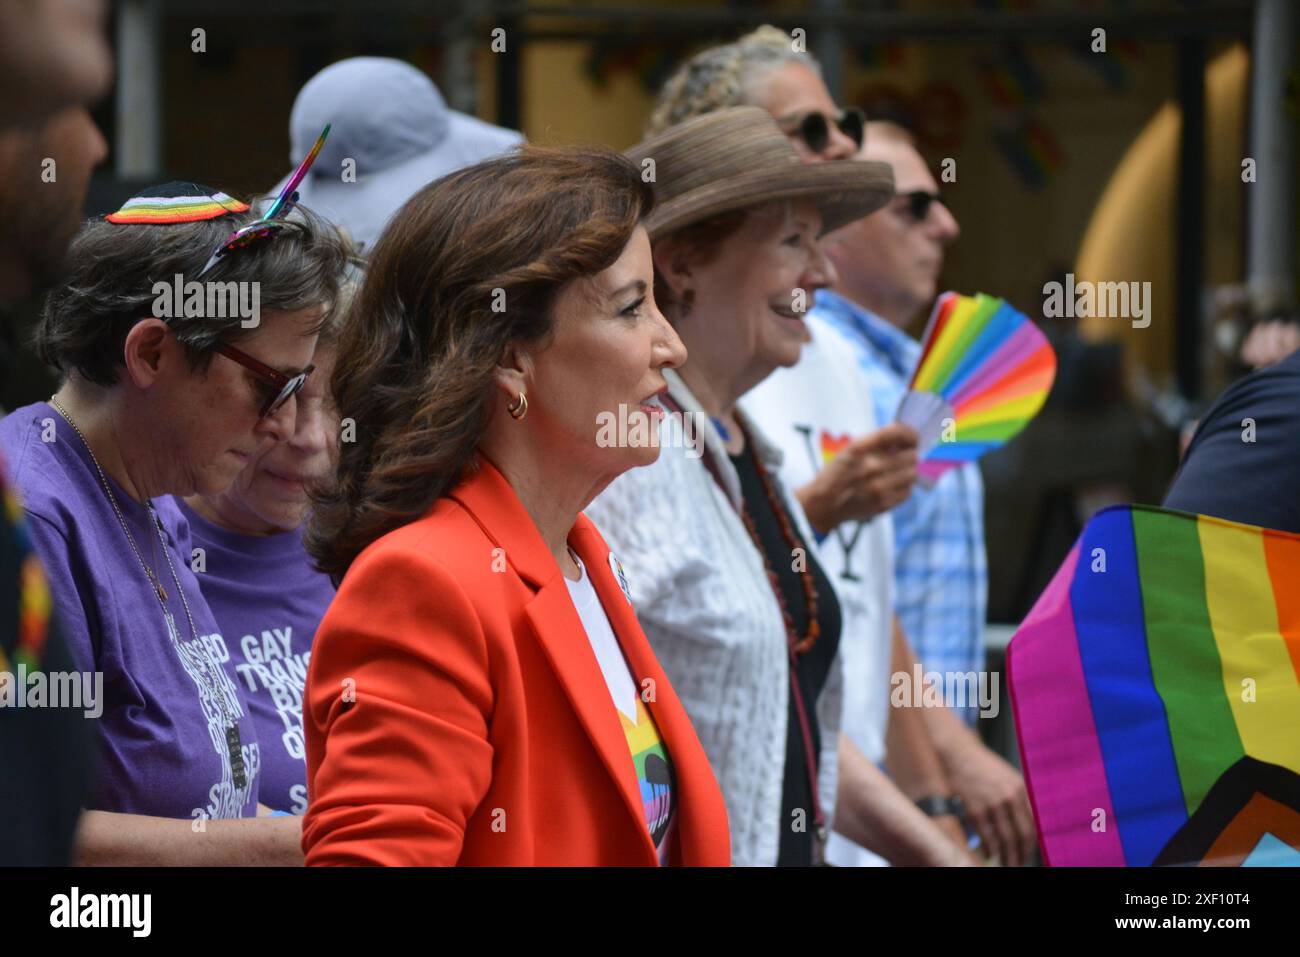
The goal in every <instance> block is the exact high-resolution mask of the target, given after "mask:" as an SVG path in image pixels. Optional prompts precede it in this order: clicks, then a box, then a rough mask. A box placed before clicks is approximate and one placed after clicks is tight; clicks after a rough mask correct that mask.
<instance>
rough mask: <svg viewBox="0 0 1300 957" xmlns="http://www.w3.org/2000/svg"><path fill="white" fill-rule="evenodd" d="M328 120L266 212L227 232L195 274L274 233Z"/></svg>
mask: <svg viewBox="0 0 1300 957" xmlns="http://www.w3.org/2000/svg"><path fill="white" fill-rule="evenodd" d="M330 125H331V124H329V123H326V124H325V129H324V130H322V131H321V134H320V136H319V137H317V139H316V145H314V146H313V147H312V148H311V152H310V153H308V154H307V158H306V159H304V160H303V161H302V163H300V164H299V166H298V168H297V169H296V170H294V172H293V175H292V176H290V177H289V181H288V182H287V183H285V184H284V189H282V190H280V195H279V196H277V197H276V198H275V202H273V203H272V204H271V205H270V207H269V208H268V209H267V211H266V213H265V214H264V215H263V216H262V218H261V219H259V220H257V221H256V222H252V223H249V224H248V225H247V226H245V227H243V228H242V229H237V230H235V231H234V232H233V233H231V234H230V235H229V236H228V237H227V238H226V240H225V241H224V242H222V244H221V245H220V246H218V247H217V248H216V251H215V252H213V254H212V255H211V256H209V257H208V261H207V262H206V263H205V264H204V266H203V268H202V269H201V270H199V276H202V275H203V274H204V273H206V272H207V271H208V270H209V269H211V268H212V267H213V266H215V265H216V264H217V263H218V262H219V261H220V260H222V259H224V258H225V257H226V256H228V255H230V254H231V253H232V252H234V251H235V250H236V249H247V248H248V247H249V246H253V245H256V244H257V243H259V242H262V241H263V240H265V239H267V238H268V237H270V236H274V235H275V234H276V233H278V232H279V231H280V230H281V229H283V228H284V226H285V217H286V216H288V215H289V211H290V210H291V209H293V207H294V205H295V204H296V203H297V202H298V184H299V183H301V182H302V179H303V177H304V176H306V175H307V171H308V170H309V169H311V164H312V163H314V162H316V157H317V156H318V155H320V150H321V147H322V146H324V145H325V137H327V136H329V132H330Z"/></svg>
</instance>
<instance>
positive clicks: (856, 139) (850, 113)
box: [782, 107, 867, 153]
mask: <svg viewBox="0 0 1300 957" xmlns="http://www.w3.org/2000/svg"><path fill="white" fill-rule="evenodd" d="M831 123H834V124H835V126H836V127H838V128H839V131H840V132H841V133H843V134H844V135H845V136H847V137H848V138H849V139H851V140H852V141H853V143H854V145H855V146H857V147H858V148H859V149H861V147H862V140H863V138H864V137H865V136H866V135H867V114H865V113H863V112H862V111H861V110H859V109H857V108H856V107H853V108H851V109H847V110H845V111H844V112H843V113H841V114H840V115H839V116H835V117H828V116H827V115H826V114H825V113H804V114H802V115H799V116H794V117H791V118H790V119H789V120H787V121H785V124H784V125H783V127H782V129H783V130H784V132H785V135H786V136H797V137H799V139H801V140H803V141H804V144H805V145H806V146H807V147H808V148H809V149H810V150H812V151H813V152H814V153H821V152H823V151H825V149H826V147H827V146H829V145H830V142H831V127H830V124H831Z"/></svg>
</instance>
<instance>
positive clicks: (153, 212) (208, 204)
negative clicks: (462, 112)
mask: <svg viewBox="0 0 1300 957" xmlns="http://www.w3.org/2000/svg"><path fill="white" fill-rule="evenodd" d="M256 219H257V217H256V215H255V214H254V213H253V212H252V211H250V210H249V208H248V206H247V205H246V204H244V203H242V202H239V201H237V200H235V199H233V198H231V197H230V196H228V195H227V194H225V193H220V192H216V191H214V190H211V189H209V188H206V187H201V186H196V185H195V184H193V183H171V184H167V185H166V186H162V187H155V188H153V189H150V190H147V191H145V192H144V193H142V194H140V195H138V196H136V197H134V198H132V199H131V200H128V201H127V203H126V204H125V205H124V206H123V208H122V209H121V210H119V211H118V212H117V213H114V214H112V215H110V216H108V217H105V218H104V219H101V220H95V221H92V222H89V223H87V224H86V225H85V226H84V228H83V229H82V231H81V233H80V234H79V235H78V236H77V237H76V239H75V240H74V241H73V243H72V247H71V250H70V254H69V275H68V276H67V278H66V279H65V280H64V282H63V283H62V284H60V285H59V286H57V287H56V288H55V289H54V290H53V292H51V294H50V296H49V299H48V302H47V305H46V308H45V312H44V315H43V316H42V319H41V322H40V324H39V326H38V328H37V332H36V347H37V351H38V353H39V354H40V356H41V357H42V358H43V359H44V360H45V361H46V362H47V363H49V364H50V365H52V366H54V367H55V368H56V369H58V370H59V372H60V373H61V374H62V376H63V380H62V383H61V384H60V386H59V388H58V391H57V392H56V393H55V394H54V396H53V397H52V398H51V399H50V400H49V401H48V402H38V403H35V404H34V405H30V406H26V407H24V408H21V409H18V410H16V411H14V412H13V413H11V414H10V415H9V416H8V417H6V418H5V420H4V421H3V423H0V445H2V446H3V450H4V454H5V456H6V457H7V458H8V460H9V462H10V463H11V465H12V468H13V471H14V475H15V481H16V483H17V484H18V486H19V487H20V489H21V490H22V493H23V497H24V505H25V508H26V510H27V513H28V516H29V520H30V527H31V534H32V538H33V540H34V542H35V545H36V549H37V551H38V553H39V554H40V557H41V559H42V561H43V562H44V564H45V567H46V569H47V570H48V573H49V579H50V588H51V592H52V595H53V599H54V603H55V605H56V607H57V610H58V612H59V617H60V619H61V621H62V624H63V628H64V633H65V635H66V637H67V642H68V645H69V648H70V650H71V652H72V657H73V660H74V661H75V663H76V667H77V668H78V669H80V670H81V671H82V672H86V673H92V674H95V675H96V678H95V681H96V682H98V681H100V680H101V679H100V677H99V676H102V686H101V688H102V690H100V691H99V693H98V696H97V700H96V702H95V705H94V710H95V711H98V712H99V716H98V728H99V739H100V760H99V766H98V771H97V775H96V778H95V780H94V782H93V786H92V788H91V793H90V796H89V797H88V799H87V801H86V804H85V807H86V808H87V811H86V813H85V815H84V816H83V820H82V825H81V829H80V833H79V838H78V844H79V855H78V856H79V859H80V860H81V861H82V862H83V863H100V864H123V865H145V864H191V863H192V864H235V863H293V862H295V861H297V862H300V861H301V852H300V851H299V849H298V835H299V829H298V821H297V820H290V819H285V820H273V819H268V818H264V819H260V820H249V821H239V820H236V819H239V818H251V817H253V816H255V815H257V813H258V810H259V793H260V791H259V786H260V784H261V773H260V772H261V765H262V757H261V746H260V742H259V735H258V730H257V728H256V726H255V723H254V722H253V720H252V719H251V716H250V713H249V708H248V702H247V698H246V696H245V694H244V692H243V691H242V690H241V682H240V675H239V673H238V672H237V671H236V669H235V660H234V657H233V655H232V654H231V650H230V646H229V644H228V642H227V640H226V638H225V637H224V636H223V634H222V631H221V628H220V626H219V625H218V624H217V622H216V621H215V619H214V618H213V615H212V612H211V610H210V609H209V607H208V604H207V602H206V601H205V600H204V598H203V594H202V591H201V589H200V587H199V579H200V577H201V575H202V574H203V573H202V570H201V569H202V564H201V562H196V561H194V559H195V556H194V554H193V552H192V550H191V548H190V543H189V534H188V528H187V525H186V522H185V520H184V518H183V516H182V515H181V513H180V511H179V509H178V508H177V506H176V504H175V503H174V502H173V501H172V500H171V499H170V498H169V496H171V495H182V496H183V495H192V494H199V495H215V494H218V493H220V492H221V491H223V490H224V489H225V488H226V487H227V486H229V485H230V484H231V482H233V481H234V480H235V478H236V477H237V476H238V475H239V473H240V471H241V470H242V469H243V468H245V466H246V465H247V463H248V462H249V461H250V460H251V459H252V458H253V457H254V456H255V455H257V454H258V452H259V450H260V449H261V448H262V446H263V445H264V444H265V443H272V442H278V441H285V440H287V439H288V438H289V437H290V436H291V435H292V434H293V433H294V429H295V414H296V411H297V405H296V400H295V395H294V394H295V392H296V391H297V390H298V389H300V388H301V387H302V384H303V382H304V381H305V379H306V376H307V374H308V370H309V366H310V363H311V359H312V354H313V351H314V350H315V347H316V337H317V330H318V328H319V326H320V325H321V322H322V319H323V317H324V315H325V314H326V312H327V311H328V310H329V308H330V306H331V304H332V302H333V300H334V299H335V297H336V295H337V290H338V282H339V277H340V276H341V273H342V269H343V266H344V264H345V261H346V251H345V248H344V246H343V244H342V242H341V241H340V240H339V238H338V236H337V233H336V232H335V231H334V230H333V228H331V227H329V226H327V225H324V224H322V223H321V221H320V220H318V219H316V218H315V217H314V216H312V215H310V214H309V213H307V212H306V211H305V210H300V211H299V214H298V215H297V216H296V217H295V218H294V219H293V221H291V222H288V223H287V224H286V225H284V226H283V227H282V228H279V229H278V230H276V231H275V233H274V235H273V236H272V237H269V238H267V239H266V240H265V241H262V242H259V243H255V244H252V245H250V246H247V247H245V248H241V249H239V250H237V251H235V252H233V253H230V254H228V255H226V256H224V257H223V258H222V259H221V261H220V262H219V263H218V264H217V266H216V268H214V269H212V270H211V271H210V272H209V273H208V275H207V276H206V277H205V279H207V280H209V281H210V282H211V283H213V284H216V285H209V286H206V287H204V286H191V287H190V288H189V289H186V287H185V284H186V283H187V282H189V281H190V280H192V279H194V277H196V276H197V274H198V273H199V271H200V270H201V269H202V268H203V266H204V264H205V262H207V261H208V260H209V259H210V257H211V256H212V254H213V252H214V251H215V250H217V249H220V248H222V247H223V246H224V245H225V244H226V242H227V239H228V237H229V236H230V235H231V233H232V232H233V231H235V230H237V229H239V228H241V227H244V226H246V225H248V224H250V223H253V222H254V221H256ZM177 277H179V279H177ZM174 282H175V286H173V283H174ZM175 288H180V289H182V290H185V301H184V302H176V301H171V298H172V296H169V290H173V289H175ZM253 290H256V296H254V295H253ZM241 293H242V295H241ZM173 295H174V294H173ZM241 299H242V300H243V301H244V302H249V301H254V302H257V303H258V304H259V306H258V308H257V309H256V310H254V311H253V313H252V314H249V313H248V312H245V311H244V310H241V309H239V308H231V307H232V304H235V303H238V302H239V301H240V300H241ZM214 305H215V308H213V306H214Z"/></svg>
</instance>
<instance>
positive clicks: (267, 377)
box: [217, 342, 316, 419]
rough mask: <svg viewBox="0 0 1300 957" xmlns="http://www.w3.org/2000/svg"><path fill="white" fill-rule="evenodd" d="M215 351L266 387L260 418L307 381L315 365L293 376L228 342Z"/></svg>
mask: <svg viewBox="0 0 1300 957" xmlns="http://www.w3.org/2000/svg"><path fill="white" fill-rule="evenodd" d="M217 352H219V353H220V354H221V355H223V356H225V357H226V358H227V359H230V360H232V361H234V362H238V363H239V364H240V365H241V366H243V367H244V368H245V369H248V370H249V371H250V372H252V373H253V374H254V375H255V376H257V377H258V379H260V380H261V382H262V383H263V385H265V387H266V393H267V398H266V400H265V401H264V402H263V403H262V408H261V410H260V411H259V412H258V416H259V417H260V418H263V419H265V418H266V417H267V416H269V415H274V414H275V413H276V412H278V411H279V410H280V408H281V407H283V405H284V404H285V403H286V402H288V401H289V400H290V399H291V398H292V397H293V396H294V395H295V394H296V393H297V392H298V390H299V389H301V388H302V387H303V385H304V384H305V383H306V382H307V376H309V375H311V373H312V370H313V369H315V368H316V367H315V366H314V365H308V366H307V368H305V369H303V370H302V371H301V372H299V373H298V374H297V375H295V376H287V375H285V374H284V373H283V372H281V371H279V370H278V369H272V368H271V367H270V366H269V365H267V364H266V363H264V362H259V361H258V360H257V359H254V358H253V357H252V356H250V355H249V354H248V353H247V352H244V351H243V350H242V349H236V348H235V347H234V346H232V345H230V344H228V343H225V342H223V343H221V344H219V345H218V346H217Z"/></svg>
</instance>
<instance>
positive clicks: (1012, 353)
mask: <svg viewBox="0 0 1300 957" xmlns="http://www.w3.org/2000/svg"><path fill="white" fill-rule="evenodd" d="M1055 376H1056V354H1055V353H1054V352H1053V351H1052V347H1051V345H1050V344H1049V343H1048V341H1047V337H1046V336H1044V335H1043V333H1042V330H1040V329H1039V328H1038V327H1037V326H1036V325H1034V324H1033V323H1032V322H1031V321H1030V320H1029V319H1028V317H1026V316H1025V315H1024V314H1023V313H1021V312H1017V311H1016V310H1015V309H1013V308H1012V307H1011V306H1009V305H1008V304H1007V303H1006V301H1005V300H1002V299H997V298H994V297H993V296H986V295H984V294H983V293H979V294H977V295H975V296H973V297H972V296H961V295H958V294H957V293H955V292H946V293H944V294H943V295H942V296H940V297H939V301H938V302H937V303H935V307H934V312H933V314H931V316H930V323H929V325H928V326H927V327H926V331H925V337H924V338H923V340H922V345H921V357H920V359H919V360H918V361H917V364H916V371H915V372H913V374H912V381H911V384H910V391H909V392H908V393H907V395H905V396H904V397H903V401H902V403H901V404H900V405H899V407H898V416H897V418H898V420H899V421H900V422H902V423H904V424H905V425H910V426H911V427H912V428H914V429H916V431H917V433H918V435H919V436H920V444H919V449H918V454H919V455H920V458H921V463H920V465H919V467H918V471H919V472H920V475H921V480H922V481H923V482H924V483H926V484H927V485H933V484H934V483H935V482H937V481H938V480H939V477H940V476H941V475H943V473H945V472H947V471H948V470H949V469H951V468H954V467H955V466H958V465H961V464H963V463H965V462H973V461H975V460H976V459H978V458H979V457H980V456H981V455H983V454H984V453H985V452H987V451H989V449H995V448H998V447H999V446H1001V445H1004V444H1005V443H1006V442H1008V441H1009V440H1010V439H1012V438H1014V437H1015V436H1016V435H1017V434H1019V432H1020V430H1021V429H1023V428H1024V427H1025V426H1026V425H1028V424H1029V420H1030V419H1032V418H1033V417H1034V416H1035V415H1037V414H1038V410H1039V409H1041V408H1042V407H1043V403H1044V402H1046V401H1047V393H1048V392H1049V391H1050V390H1051V388H1052V380H1053V378H1055Z"/></svg>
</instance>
